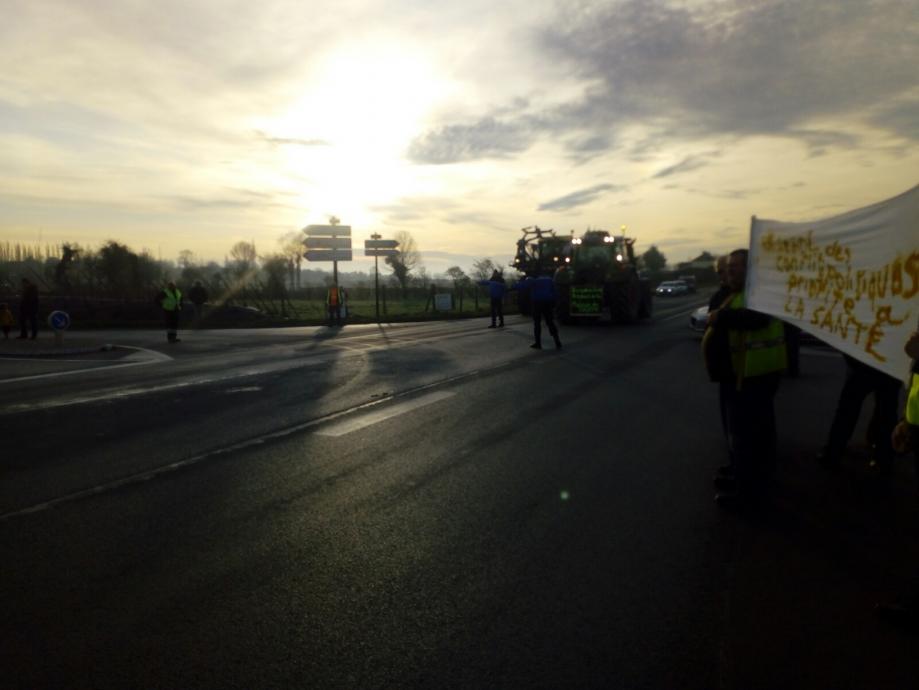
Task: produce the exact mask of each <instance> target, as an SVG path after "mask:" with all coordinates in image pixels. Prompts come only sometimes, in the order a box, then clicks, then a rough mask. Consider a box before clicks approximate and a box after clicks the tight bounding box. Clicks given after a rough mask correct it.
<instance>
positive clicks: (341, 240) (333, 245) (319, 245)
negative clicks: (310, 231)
mask: <svg viewBox="0 0 919 690" xmlns="http://www.w3.org/2000/svg"><path fill="white" fill-rule="evenodd" d="M304 244H305V245H306V248H307V249H351V238H350V237H307V238H306V240H304Z"/></svg>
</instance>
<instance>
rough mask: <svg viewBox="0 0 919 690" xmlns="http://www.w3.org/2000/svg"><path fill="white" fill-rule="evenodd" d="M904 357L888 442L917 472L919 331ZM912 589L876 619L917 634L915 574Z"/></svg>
mask: <svg viewBox="0 0 919 690" xmlns="http://www.w3.org/2000/svg"><path fill="white" fill-rule="evenodd" d="M904 349H905V350H906V354H907V355H909V357H910V358H911V359H912V360H913V361H912V365H911V367H910V381H909V393H908V395H907V398H906V411H905V413H904V415H903V419H902V420H900V421H899V422H898V423H897V425H896V426H895V427H894V430H893V433H892V434H891V439H890V443H891V446H892V447H893V449H894V450H895V451H897V452H898V453H906V452H908V451H910V450H912V451H913V457H914V461H915V463H916V470H917V471H919V331H915V332H914V333H913V334H912V335H910V337H909V338H908V339H907V341H906V347H905V348H904ZM912 587H913V589H912V591H911V592H910V593H908V594H907V595H906V596H904V597H902V598H901V599H900V600H898V601H891V602H883V603H880V604H878V605H877V613H878V616H880V617H881V619H882V620H885V621H888V622H890V623H892V624H894V625H896V626H898V627H901V628H903V629H905V630H909V631H910V632H912V633H919V574H917V575H916V576H915V577H914V579H913V585H912Z"/></svg>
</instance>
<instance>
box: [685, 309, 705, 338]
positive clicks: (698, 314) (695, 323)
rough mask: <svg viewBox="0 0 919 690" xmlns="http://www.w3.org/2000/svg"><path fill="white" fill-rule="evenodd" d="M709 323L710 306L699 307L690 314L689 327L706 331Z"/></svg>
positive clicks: (701, 331)
mask: <svg viewBox="0 0 919 690" xmlns="http://www.w3.org/2000/svg"><path fill="white" fill-rule="evenodd" d="M707 324H708V306H707V305H706V306H704V307H699V308H698V309H696V310H695V311H694V312H693V313H692V314H690V315H689V327H690V328H691V329H692V330H694V331H698V332H700V333H704V332H705V327H706V325H707Z"/></svg>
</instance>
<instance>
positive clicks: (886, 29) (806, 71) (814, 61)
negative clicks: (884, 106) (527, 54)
mask: <svg viewBox="0 0 919 690" xmlns="http://www.w3.org/2000/svg"><path fill="white" fill-rule="evenodd" d="M689 7H690V6H688V5H685V4H680V5H677V4H670V3H667V2H664V1H662V0H626V1H624V2H619V3H615V4H604V5H597V4H594V3H590V2H581V3H578V4H575V5H573V6H569V4H567V3H566V8H565V9H566V11H565V13H564V15H563V16H562V17H560V20H559V22H558V23H556V24H554V25H552V26H549V27H547V28H546V29H545V30H544V32H543V34H542V36H541V41H542V43H543V45H544V46H545V48H546V50H547V51H549V53H550V55H551V56H553V57H555V58H556V59H558V60H563V61H567V62H568V63H569V64H570V65H571V67H572V70H573V71H574V74H575V75H576V76H577V77H579V78H581V79H583V80H585V81H589V82H591V83H593V84H594V87H593V88H592V89H591V90H590V92H589V94H588V95H587V96H586V97H585V99H584V101H583V102H581V103H579V104H577V107H572V108H569V110H568V112H569V113H570V114H571V115H572V117H573V121H572V122H571V123H570V125H571V127H573V128H576V127H579V126H581V125H582V124H583V121H582V122H579V121H578V117H577V116H578V115H579V114H580V116H581V119H582V120H592V119H594V118H595V117H596V114H597V113H608V115H607V116H606V118H605V122H606V123H612V124H617V123H624V122H642V121H645V122H648V123H651V124H657V125H658V126H660V127H662V128H664V129H666V130H667V131H668V132H669V133H671V134H672V135H676V136H686V137H688V136H699V135H722V134H740V135H748V134H783V135H786V136H791V137H800V138H802V139H803V140H804V141H805V142H807V141H808V136H807V130H806V129H803V128H802V127H801V125H802V123H805V122H807V121H809V120H810V119H812V118H819V117H821V116H825V115H838V114H839V113H841V112H843V113H853V112H859V111H862V112H864V111H865V110H866V109H868V108H870V107H872V106H874V104H876V103H879V102H884V101H886V100H889V99H890V98H893V97H896V96H897V95H898V94H901V93H904V92H906V91H908V90H909V89H911V88H915V87H916V86H917V85H919V72H917V70H916V69H915V64H916V63H917V61H919V40H917V39H919V36H917V19H916V15H915V8H911V7H910V3H905V2H900V1H898V0H880V1H879V2H874V3H864V2H861V0H834V1H833V2H807V3H802V2H799V1H798V0H773V1H771V2H763V3H747V2H742V1H741V0H733V1H731V0H729V1H727V2H721V3H708V4H696V5H693V6H692V7H693V9H692V10H690V9H689ZM588 115H589V117H588ZM910 115H911V119H910ZM917 121H919V108H917V104H916V103H915V102H908V103H904V105H903V109H902V110H900V111H898V114H897V116H894V117H888V118H881V119H879V120H878V122H879V123H883V124H884V125H885V126H887V127H889V128H891V129H892V130H894V131H896V132H897V133H899V134H900V135H902V136H910V137H915V136H916V126H915V122H917ZM840 143H841V144H843V145H845V144H846V143H847V142H846V141H845V140H843V139H838V140H835V141H833V142H831V144H832V145H836V144H840Z"/></svg>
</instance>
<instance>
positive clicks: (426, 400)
mask: <svg viewBox="0 0 919 690" xmlns="http://www.w3.org/2000/svg"><path fill="white" fill-rule="evenodd" d="M454 395H456V393H455V392H453V391H435V392H434V393H428V394H427V395H422V396H421V397H420V398H414V399H413V400H406V401H405V402H402V403H397V404H396V405H387V406H386V407H385V408H383V409H381V410H374V411H373V412H369V413H367V414H364V415H361V416H359V417H354V418H350V419H343V420H342V421H340V422H337V423H336V424H331V425H329V426H327V427H323V428H322V429H320V430H319V431H317V432H316V435H317V436H344V435H345V434H350V433H351V432H352V431H357V430H359V429H364V428H366V427H368V426H372V425H373V424H378V423H379V422H382V421H384V420H387V419H391V418H392V417H398V416H400V415H403V414H405V413H406V412H411V411H412V410H417V409H418V408H419V407H425V406H426V405H431V404H432V403H436V402H438V401H440V400H446V399H447V398H451V397H453V396H454Z"/></svg>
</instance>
